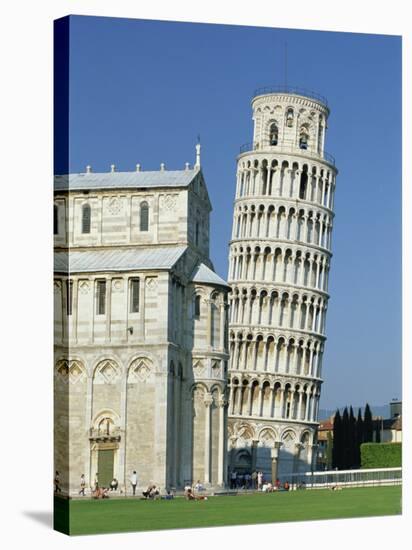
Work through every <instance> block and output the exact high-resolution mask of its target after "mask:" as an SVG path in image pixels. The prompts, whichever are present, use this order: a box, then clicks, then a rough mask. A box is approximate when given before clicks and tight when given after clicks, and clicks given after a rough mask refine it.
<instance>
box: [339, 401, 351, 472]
mask: <svg viewBox="0 0 412 550" xmlns="http://www.w3.org/2000/svg"><path fill="white" fill-rule="evenodd" d="M350 454H351V442H350V426H349V413H348V407H345V408H344V410H343V414H342V462H341V469H342V470H346V469H348V468H350V460H351V457H350Z"/></svg>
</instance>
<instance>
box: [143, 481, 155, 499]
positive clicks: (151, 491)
mask: <svg viewBox="0 0 412 550" xmlns="http://www.w3.org/2000/svg"><path fill="white" fill-rule="evenodd" d="M142 494H143V496H144V498H145V499H146V500H147V499H153V498H155V497H157V496H158V495H159V489H158V488H157V487H156V485H154V484H152V485H149V486H148V488H147V489H146V491H143V493H142Z"/></svg>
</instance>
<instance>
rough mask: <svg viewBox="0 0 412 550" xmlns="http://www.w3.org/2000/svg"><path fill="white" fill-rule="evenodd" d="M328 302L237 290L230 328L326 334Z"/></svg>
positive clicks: (301, 295) (275, 292)
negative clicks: (232, 326)
mask: <svg viewBox="0 0 412 550" xmlns="http://www.w3.org/2000/svg"><path fill="white" fill-rule="evenodd" d="M327 308H328V306H327V299H326V298H324V297H317V296H310V295H308V294H306V293H299V292H294V293H293V294H292V293H289V292H281V291H278V290H272V291H268V290H265V289H263V290H260V291H259V293H258V291H257V290H256V289H255V288H251V289H249V290H248V289H245V288H243V289H242V291H241V292H240V291H239V289H238V288H235V289H234V292H233V293H232V296H231V298H230V319H229V322H230V324H231V325H235V324H236V325H237V324H239V325H248V326H253V327H257V326H265V327H272V326H273V327H280V328H286V329H290V330H302V331H305V332H311V333H315V334H324V333H325V325H326V312H327Z"/></svg>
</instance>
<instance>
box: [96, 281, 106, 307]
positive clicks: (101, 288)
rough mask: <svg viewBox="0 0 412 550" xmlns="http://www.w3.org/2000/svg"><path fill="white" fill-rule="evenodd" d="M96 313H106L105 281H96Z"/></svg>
mask: <svg viewBox="0 0 412 550" xmlns="http://www.w3.org/2000/svg"><path fill="white" fill-rule="evenodd" d="M96 298H97V309H96V313H97V315H105V314H106V281H105V280H100V281H97V296H96Z"/></svg>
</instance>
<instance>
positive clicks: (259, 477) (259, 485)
mask: <svg viewBox="0 0 412 550" xmlns="http://www.w3.org/2000/svg"><path fill="white" fill-rule="evenodd" d="M262 483H263V473H262V472H258V474H257V489H258V491H260V490H261V488H262Z"/></svg>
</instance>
